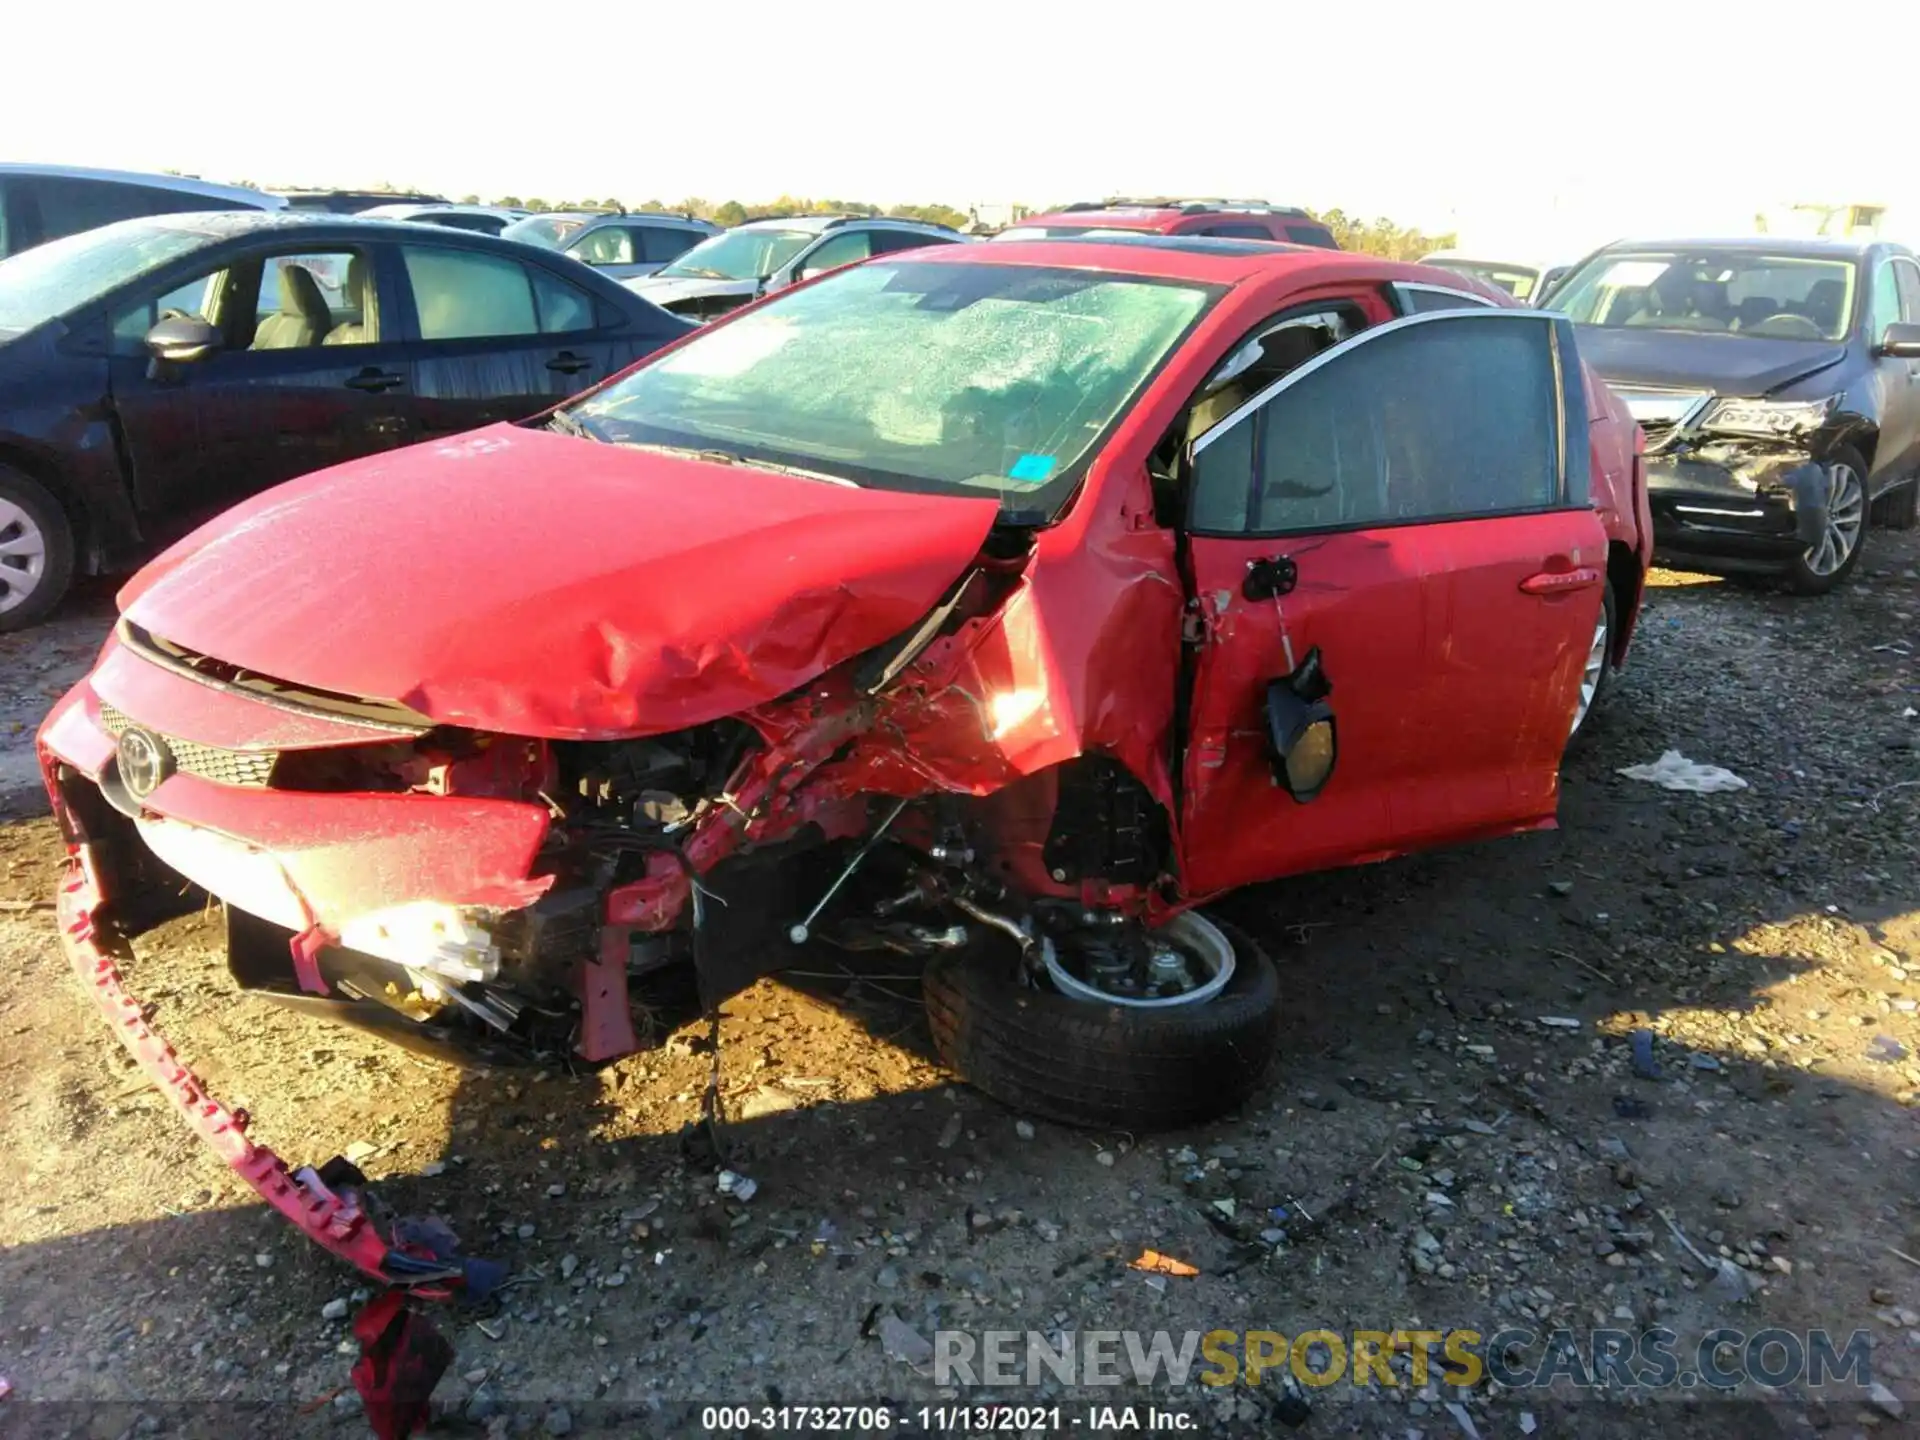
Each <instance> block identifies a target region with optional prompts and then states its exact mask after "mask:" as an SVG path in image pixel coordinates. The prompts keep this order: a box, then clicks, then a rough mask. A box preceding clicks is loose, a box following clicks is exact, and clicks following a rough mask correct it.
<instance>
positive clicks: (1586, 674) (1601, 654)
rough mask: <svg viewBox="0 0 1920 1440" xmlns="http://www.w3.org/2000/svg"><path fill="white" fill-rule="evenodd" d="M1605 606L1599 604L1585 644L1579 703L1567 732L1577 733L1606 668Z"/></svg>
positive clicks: (1607, 628) (1591, 704)
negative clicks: (1598, 612)
mask: <svg viewBox="0 0 1920 1440" xmlns="http://www.w3.org/2000/svg"><path fill="white" fill-rule="evenodd" d="M1609 628H1610V627H1609V626H1608V624H1607V607H1606V605H1605V604H1604V603H1603V604H1602V605H1601V606H1600V618H1599V619H1598V620H1596V621H1594V623H1593V639H1592V641H1591V642H1590V643H1589V644H1588V645H1587V663H1586V665H1585V666H1584V667H1583V668H1582V669H1581V671H1580V703H1579V704H1577V705H1575V706H1574V707H1573V727H1572V729H1570V730H1569V731H1568V732H1567V733H1568V734H1569V735H1574V734H1577V733H1579V730H1580V727H1581V726H1582V725H1583V724H1585V723H1586V719H1587V712H1588V711H1589V710H1591V709H1592V708H1593V697H1594V696H1596V695H1598V694H1599V693H1600V680H1601V677H1602V676H1604V675H1605V674H1606V670H1607V640H1608V634H1607V632H1608V630H1609Z"/></svg>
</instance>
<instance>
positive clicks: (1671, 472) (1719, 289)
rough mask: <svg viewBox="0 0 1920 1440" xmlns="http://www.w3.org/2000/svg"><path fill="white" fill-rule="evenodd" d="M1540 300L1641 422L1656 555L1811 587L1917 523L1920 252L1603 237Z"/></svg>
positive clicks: (1804, 589)
mask: <svg viewBox="0 0 1920 1440" xmlns="http://www.w3.org/2000/svg"><path fill="white" fill-rule="evenodd" d="M1547 304H1548V305H1549V306H1550V307H1551V308H1552V309H1555V310H1561V311H1564V312H1566V314H1568V315H1569V316H1571V317H1572V319H1573V320H1574V321H1575V323H1576V324H1577V325H1578V326H1579V327H1580V330H1579V334H1580V354H1581V357H1582V358H1583V359H1585V360H1586V362H1587V363H1588V364H1589V365H1591V366H1592V367H1593V369H1594V370H1595V371H1596V372H1597V373H1598V374H1599V375H1601V376H1602V377H1603V378H1605V379H1606V380H1607V381H1608V382H1609V383H1610V384H1611V385H1612V386H1613V388H1614V389H1615V390H1616V391H1617V392H1619V394H1620V396H1621V398H1622V399H1624V400H1625V401H1626V402H1627V406H1628V408H1629V409H1630V410H1632V412H1633V416H1634V418H1635V419H1636V420H1638V421H1639V422H1640V427H1641V429H1642V430H1644V431H1645V432H1646V436H1647V490H1648V499H1649V501H1650V503H1651V505H1652V508H1653V523H1654V543H1655V549H1656V557H1657V558H1658V559H1660V560H1662V561H1667V562H1671V563H1673V564H1675V565H1678V566H1681V567H1683V568H1687V569H1693V570H1705V571H1708V572H1712V573H1723V574H1758V575H1766V576H1773V577H1778V578H1781V579H1784V580H1785V581H1786V582H1787V584H1788V585H1789V587H1790V588H1792V589H1793V590H1795V591H1798V592H1799V593H1801V594H1806V595H1817V594H1822V593H1824V592H1826V591H1828V590H1831V589H1832V588H1833V587H1834V586H1835V585H1838V584H1839V583H1840V582H1841V581H1842V580H1844V579H1845V578H1846V577H1847V575H1848V574H1849V573H1850V572H1851V571H1852V570H1853V567H1854V566H1855V565H1857V564H1858V563H1859V561H1860V552H1861V549H1862V548H1863V546H1864V544H1865V542H1866V535H1867V522H1868V519H1869V517H1871V518H1872V519H1873V520H1875V521H1878V522H1879V523H1881V524H1884V525H1887V526H1891V527H1893V528H1896V529H1902V530H1905V529H1910V528H1912V526H1913V525H1914V524H1915V522H1916V520H1920V480H1917V479H1916V476H1917V475H1920V261H1916V260H1915V258H1914V256H1913V254H1912V253H1911V252H1910V251H1908V250H1907V249H1905V248H1904V247H1903V246H1899V245H1891V244H1886V243H1883V242H1877V241H1876V242H1869V241H1843V240H1790V239H1783V238H1780V237H1772V236H1751V237H1747V238H1743V239H1736V240H1661V241H1649V242H1643V243H1633V244H1628V243H1621V244H1615V245H1609V246H1607V247H1606V248H1604V249H1602V250H1600V251H1597V252H1596V253H1594V254H1592V255H1590V256H1588V257H1587V258H1586V259H1585V260H1583V261H1581V262H1580V264H1579V265H1577V266H1575V267H1574V268H1573V270H1571V271H1570V272H1569V273H1568V274H1567V276H1566V278H1565V279H1563V280H1561V281H1560V282H1559V284H1558V285H1556V286H1555V287H1554V290H1553V294H1552V295H1551V296H1550V297H1549V298H1548V300H1547Z"/></svg>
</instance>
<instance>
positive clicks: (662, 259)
mask: <svg viewBox="0 0 1920 1440" xmlns="http://www.w3.org/2000/svg"><path fill="white" fill-rule="evenodd" d="M635 238H636V240H637V241H638V251H639V256H640V258H641V259H642V260H644V261H646V263H647V264H649V265H664V264H666V263H667V261H669V260H678V259H679V258H680V257H681V256H682V255H684V254H686V253H687V251H689V250H691V249H692V248H693V247H694V246H696V245H698V244H699V243H700V242H701V241H702V240H704V239H706V238H707V237H706V235H705V234H703V233H702V232H701V231H698V230H688V229H685V228H683V227H681V226H679V225H646V226H642V227H641V228H640V229H639V230H637V231H636V232H635Z"/></svg>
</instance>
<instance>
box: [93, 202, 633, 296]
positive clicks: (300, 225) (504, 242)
mask: <svg viewBox="0 0 1920 1440" xmlns="http://www.w3.org/2000/svg"><path fill="white" fill-rule="evenodd" d="M116 223H117V224H119V225H124V226H129V227H132V226H138V225H150V226H159V227H162V228H165V229H169V230H186V231H191V232H193V233H196V234H200V235H204V236H206V237H207V238H208V239H209V240H211V241H215V242H219V241H223V240H237V239H243V238H245V237H246V236H249V235H263V236H277V235H288V236H296V237H303V238H305V239H310V240H312V241H313V242H314V243H316V244H321V243H327V242H335V243H339V244H343V245H351V244H352V243H353V242H354V241H356V240H359V241H367V240H373V239H383V240H390V241H397V242H400V243H402V244H408V245H440V246H447V245H455V246H467V247H470V248H474V249H483V250H493V251H498V250H500V249H501V248H502V247H504V248H505V249H507V250H509V251H511V252H513V253H514V254H517V255H522V256H524V257H526V258H527V259H530V260H538V261H539V262H540V263H541V264H542V265H544V266H546V267H548V268H551V267H552V266H553V265H554V264H555V263H556V262H557V263H559V264H561V265H563V266H568V267H576V266H577V269H578V270H582V271H585V272H586V274H585V275H582V274H579V273H576V270H575V269H572V268H570V269H569V270H568V274H569V275H570V276H572V278H573V280H574V281H575V283H577V284H585V283H586V281H587V278H588V277H591V278H592V279H593V280H595V281H596V282H601V283H603V284H604V285H612V284H613V282H612V281H611V280H604V279H603V277H602V276H600V275H598V274H596V273H595V272H594V271H593V270H592V268H591V267H589V266H585V265H578V262H576V261H573V260H570V259H567V258H565V257H564V256H561V255H560V254H559V252H558V251H555V250H549V249H548V248H546V247H545V246H544V245H530V244H528V243H527V242H526V241H524V240H513V239H509V238H507V237H506V236H503V235H483V234H481V233H480V232H478V231H476V230H458V229H454V228H452V227H451V226H445V225H433V226H427V225H421V224H420V223H418V222H417V221H413V220H400V219H396V218H393V217H391V216H381V215H364V214H357V215H336V214H334V213H332V212H330V211H326V210H196V211H192V212H189V213H186V214H180V215H152V216H147V217H144V218H141V219H136V220H121V221H118V222H116Z"/></svg>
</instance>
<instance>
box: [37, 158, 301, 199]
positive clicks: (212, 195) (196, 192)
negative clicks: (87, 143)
mask: <svg viewBox="0 0 1920 1440" xmlns="http://www.w3.org/2000/svg"><path fill="white" fill-rule="evenodd" d="M7 175H21V176H26V175H32V176H36V177H45V178H48V179H60V180H99V181H104V182H106V183H108V184H113V185H139V186H142V187H144V188H146V189H148V190H176V191H178V192H179V193H180V194H182V195H193V196H197V197H199V198H201V199H204V200H231V201H232V202H233V203H234V205H235V206H237V207H248V208H252V209H257V210H282V209H285V208H286V204H287V201H286V197H284V196H281V195H269V194H268V193H267V192H266V191H264V190H250V189H248V188H247V187H246V186H245V185H220V184H216V183H215V182H213V181H211V180H196V179H194V178H193V177H192V176H190V175H155V174H151V173H149V172H147V171H142V170H97V169H93V168H91V167H89V166H85V165H32V164H24V163H17V162H14V161H0V176H7Z"/></svg>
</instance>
